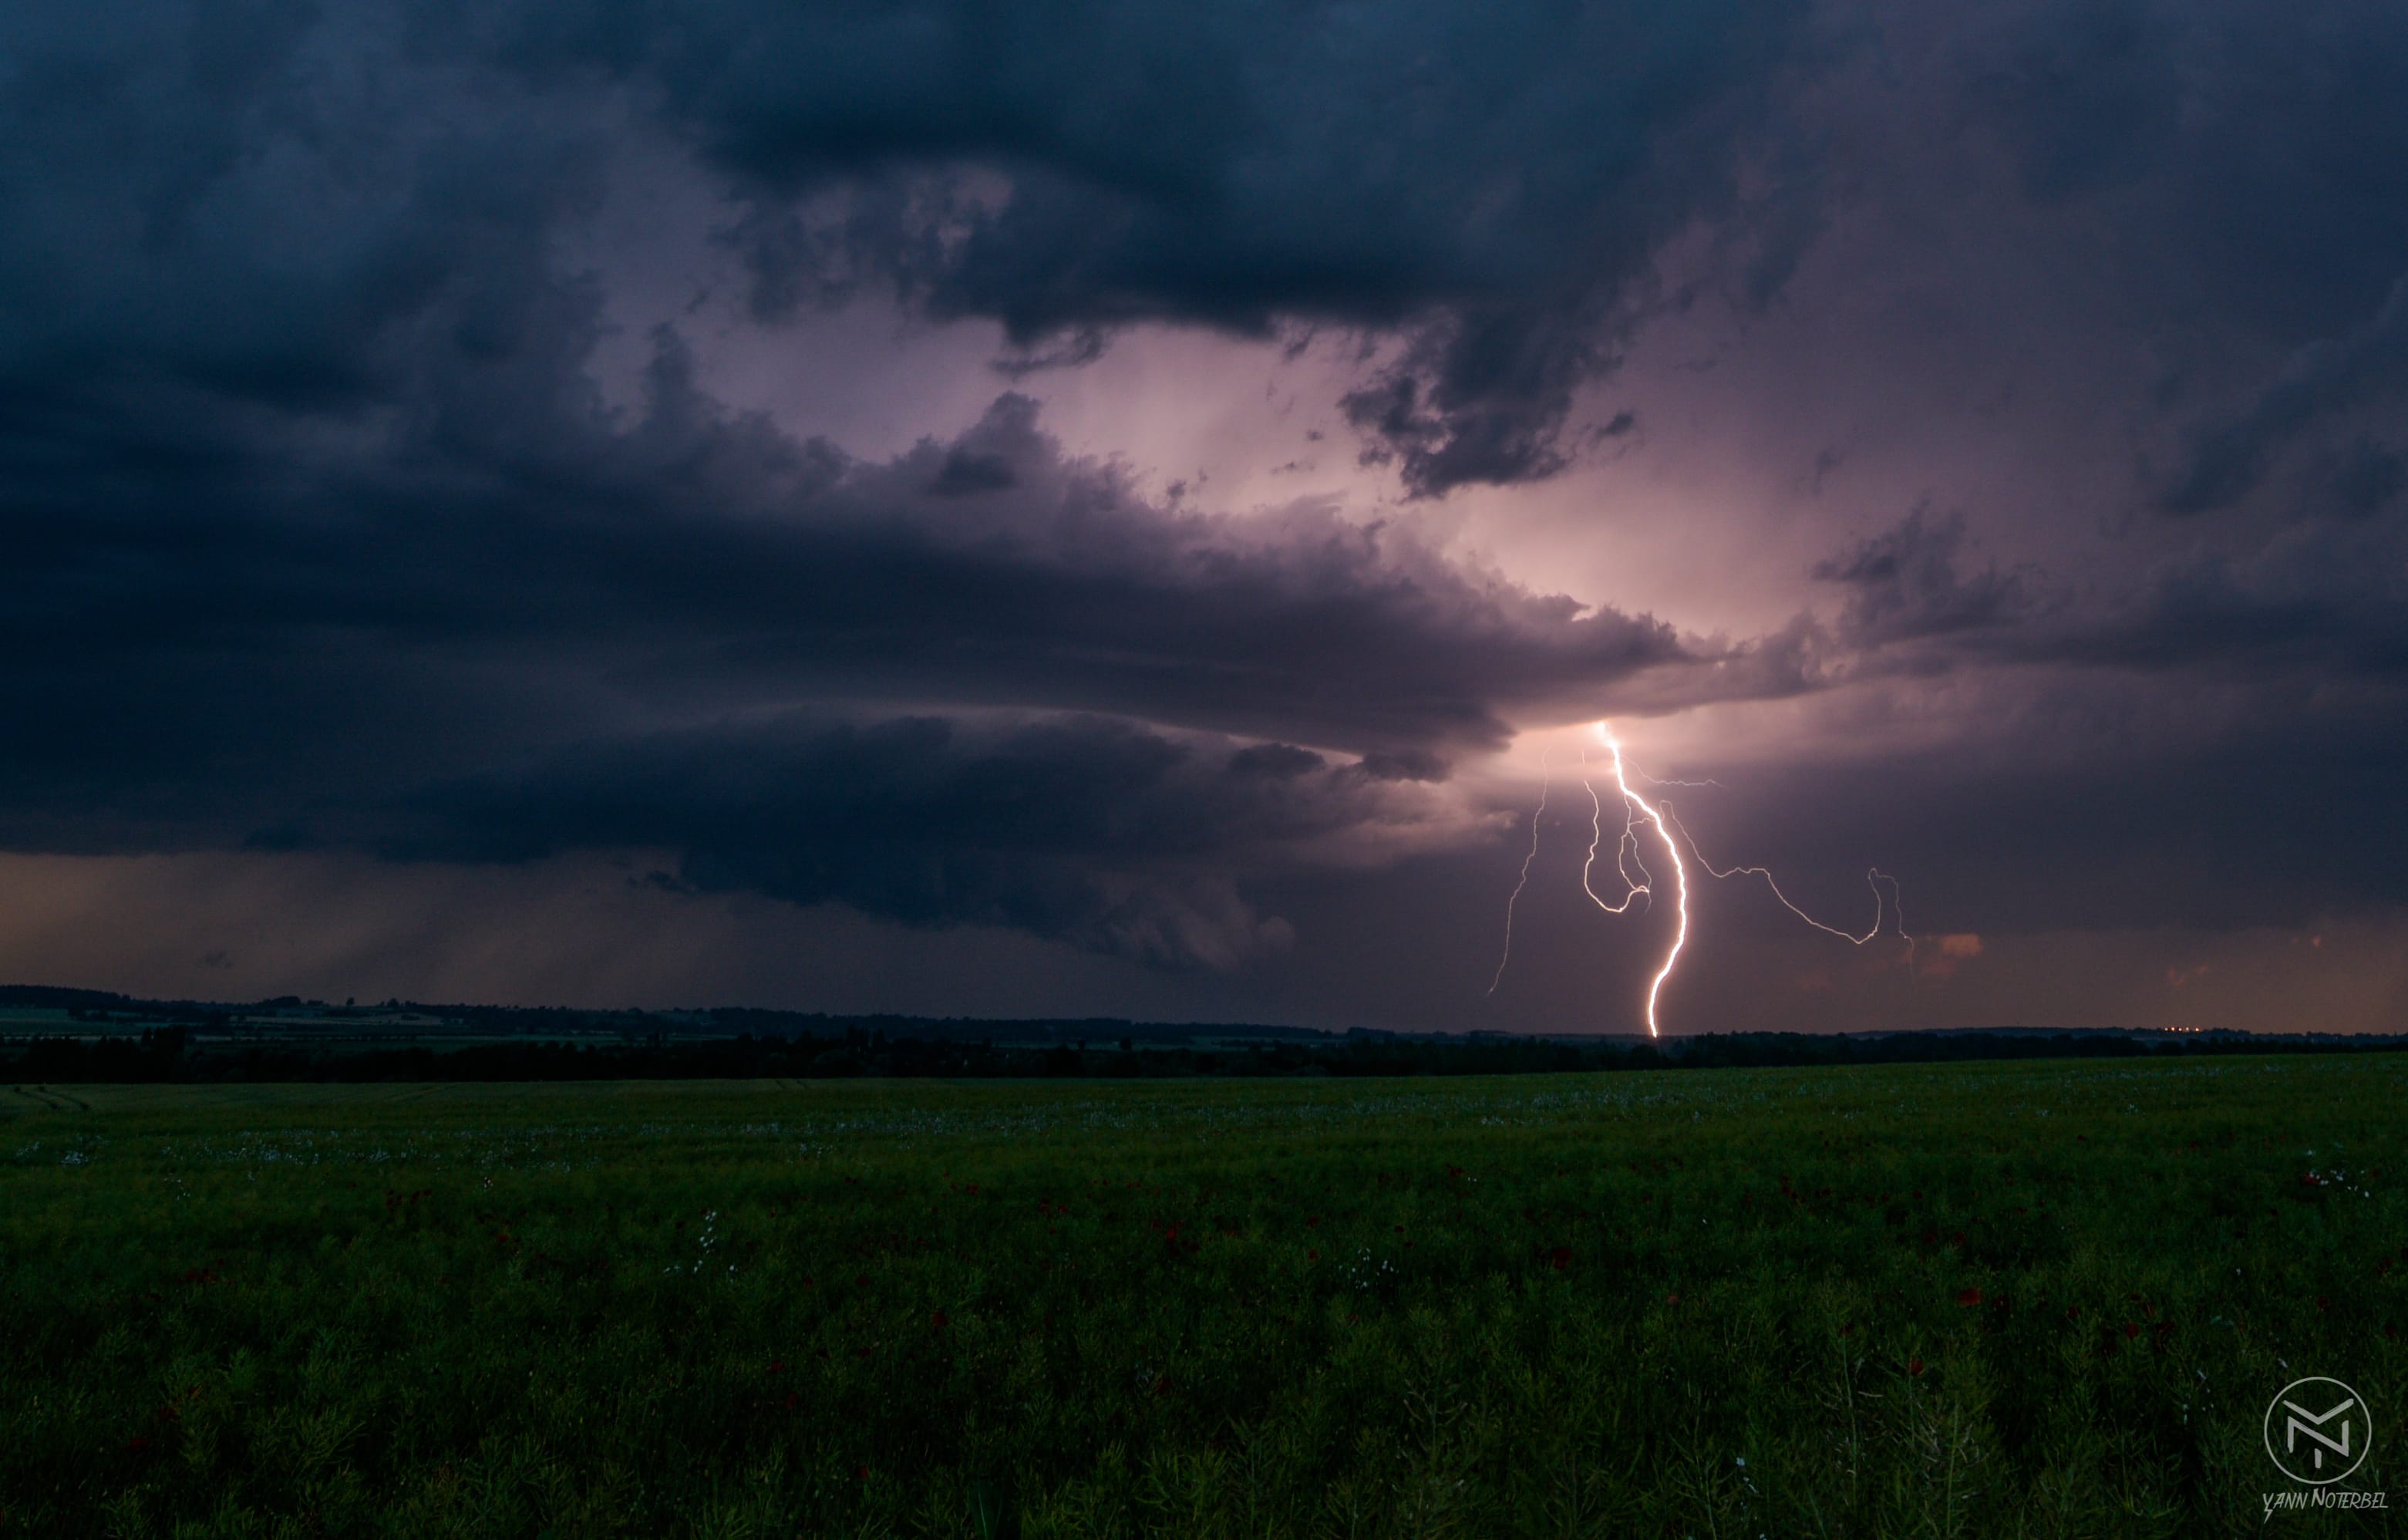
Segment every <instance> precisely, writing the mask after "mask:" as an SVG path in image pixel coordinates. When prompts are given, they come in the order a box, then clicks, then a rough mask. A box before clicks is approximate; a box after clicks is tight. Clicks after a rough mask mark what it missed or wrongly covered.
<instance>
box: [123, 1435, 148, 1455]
mask: <svg viewBox="0 0 2408 1540" xmlns="http://www.w3.org/2000/svg"><path fill="white" fill-rule="evenodd" d="M125 1446H126V1448H128V1449H129V1450H131V1451H133V1452H134V1453H136V1454H140V1453H141V1452H142V1451H143V1450H145V1449H147V1448H149V1447H150V1440H149V1439H147V1438H129V1439H127V1440H126V1441H125Z"/></svg>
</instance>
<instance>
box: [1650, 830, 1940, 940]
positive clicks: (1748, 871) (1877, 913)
mask: <svg viewBox="0 0 2408 1540" xmlns="http://www.w3.org/2000/svg"><path fill="white" fill-rule="evenodd" d="M1664 815H1665V816H1666V817H1667V818H1670V820H1671V821H1672V827H1673V828H1677V829H1679V830H1680V831H1681V838H1682V839H1684V840H1686V841H1688V842H1689V854H1690V855H1692V856H1696V857H1697V858H1698V864H1699V866H1701V867H1704V868H1705V869H1706V871H1708V872H1709V873H1711V874H1712V875H1713V876H1714V877H1716V878H1718V879H1719V878H1729V877H1761V878H1763V879H1764V885H1765V886H1767V887H1769V888H1770V889H1772V896H1773V897H1774V898H1776V899H1779V900H1781V907H1783V908H1784V909H1786V910H1788V911H1789V913H1791V914H1795V915H1797V916H1798V917H1799V919H1801V920H1804V921H1805V922H1806V923H1807V924H1808V925H1811V926H1813V928H1815V929H1817V930H1824V931H1828V932H1829V933H1830V934H1832V935H1834V936H1837V937H1839V938H1840V939H1841V940H1842V941H1843V942H1847V943H1850V944H1851V945H1856V946H1862V945H1864V944H1865V943H1867V942H1869V941H1871V940H1872V939H1873V938H1874V937H1875V936H1878V935H1880V934H1881V933H1882V913H1883V900H1882V884H1884V883H1887V884H1889V900H1888V913H1889V914H1890V915H1891V916H1892V923H1893V925H1894V927H1895V928H1896V931H1897V934H1898V938H1899V940H1900V941H1903V942H1904V943H1906V956H1907V960H1908V961H1909V962H1910V963H1912V962H1913V961H1914V937H1913V936H1910V935H1908V934H1907V933H1906V909H1905V904H1904V901H1903V896H1902V895H1901V894H1900V892H1899V885H1898V879H1897V878H1896V877H1893V876H1891V875H1890V874H1889V873H1888V872H1886V871H1883V870H1882V869H1881V868H1879V867H1874V868H1873V869H1872V870H1871V871H1868V872H1866V873H1865V885H1867V886H1869V887H1871V889H1872V890H1873V923H1872V926H1871V928H1870V929H1868V930H1867V931H1866V932H1865V933H1864V934H1863V935H1861V936H1859V935H1856V934H1855V933H1854V932H1852V931H1847V930H1842V929H1841V928H1839V927H1838V926H1836V925H1825V924H1824V923H1823V922H1822V921H1821V920H1818V919H1816V918H1815V917H1814V916H1813V915H1812V914H1808V913H1806V911H1804V910H1802V909H1800V908H1799V907H1798V906H1797V905H1796V904H1794V903H1791V902H1790V901H1789V895H1788V894H1786V893H1784V892H1783V891H1781V885H1780V884H1779V883H1777V882H1774V881H1773V880H1772V873H1771V871H1769V870H1768V869H1766V868H1764V867H1760V866H1735V867H1732V868H1731V869H1730V870H1729V871H1718V870H1716V868H1715V866H1714V863H1713V862H1712V861H1709V860H1707V859H1706V853H1705V852H1704V851H1702V850H1699V848H1698V837H1697V836H1696V835H1694V834H1692V833H1690V832H1689V829H1688V826H1687V825H1685V824H1684V823H1682V822H1681V816H1680V814H1679V813H1674V812H1673V811H1672V804H1671V803H1670V802H1667V803H1665V804H1664Z"/></svg>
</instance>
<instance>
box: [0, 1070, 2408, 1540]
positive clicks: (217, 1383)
mask: <svg viewBox="0 0 2408 1540" xmlns="http://www.w3.org/2000/svg"><path fill="white" fill-rule="evenodd" d="M2403 1106H2408V1059H2403V1058H2396V1057H2382V1058H2282V1059H2245V1058H2231V1059H2216V1060H2203V1061H2202V1060H2190V1061H2178V1062H2171V1063H2155V1064H2147V1065H2136V1064H2131V1063H2128V1062H2125V1063H2118V1062H2109V1063H2072V1062H2067V1061H2053V1062H2042V1063H2018V1064H1982V1065H1972V1066H1948V1067H1938V1066H1926V1067H1909V1068H1898V1069H1881V1070H1861V1069H1860V1070H1832V1071H1822V1070H1787V1071H1763V1072H1739V1071H1729V1072H1662V1073H1630V1074H1598V1075H1584V1076H1531V1077H1522V1078H1497V1079H1475V1080H1411V1081H1398V1080H1382V1081H1276V1082H1264V1081H1178V1082H1168V1083H1144V1084H1125V1083H1101V1082H1093V1081H1088V1082H1075V1083H1067V1084H1033V1083H976V1084H972V1083H932V1082H859V1081H848V1082H811V1083H770V1082H747V1083H705V1084H676V1085H656V1084H641V1085H636V1084H610V1085H599V1086H576V1087H526V1086H481V1087H480V1086H447V1087H383V1086H377V1087H208V1088H197V1089H196V1088H179V1087H64V1088H54V1089H50V1090H39V1089H37V1088H36V1087H21V1088H17V1089H14V1090H7V1089H0V1290H5V1296H6V1298H5V1306H6V1317H5V1322H4V1323H0V1510H5V1518H0V1536H5V1537H7V1540H15V1537H17V1536H20V1535H25V1536H51V1535H80V1534H109V1535H128V1536H131V1535H149V1534H157V1535H254V1534H257V1535H268V1534H275V1535H316V1534H330V1535H351V1534H379V1535H396V1536H444V1535H464V1536H465V1535H480V1536H482V1535H491V1536H547V1535H548V1536H555V1537H558V1540H567V1537H570V1536H585V1535H639V1536H650V1535H687V1534H695V1535H778V1536H784V1535H793V1534H808V1535H821V1534H828V1535H849V1534H898V1535H899V1534H937V1535H992V1534H1015V1533H1016V1534H1020V1535H1024V1536H1038V1535H1089V1534H1095V1535H1103V1534H1121V1535H1139V1534H1164V1535H1258V1534H1259V1535H1295V1536H1307V1535H1333V1536H1344V1535H1418V1534H1430V1535H1435V1534H1461V1535H1507V1534H1532V1535H1536V1534H1561V1535H1583V1534H1595V1535H1626V1534H1632V1535H1659V1534H1660V1535H1699V1536H1706V1535H1713V1536H1739V1535H1748V1536H1754V1535H1760V1534H1761V1535H1821V1534H1828V1535H1876V1534H1879V1535H1890V1534H1895V1535H1935V1536H1937V1535H1955V1534H1971V1535H1992V1534H1999V1535H2005V1534H2034V1535H2057V1534H2063V1535H2126V1534H2129V1535H2168V1536H2176V1535H2202V1534H2228V1533H2229V1534H2239V1533H2253V1534H2254V1533H2268V1532H2281V1533H2299V1534H2319V1533H2388V1527H2387V1526H2388V1525H2389V1524H2390V1523H2391V1522H2393V1520H2392V1518H2391V1516H2390V1514H2389V1513H2388V1512H2386V1513H2380V1514H2363V1513H2361V1514H2357V1515H2348V1516H2344V1515H2341V1514H2336V1513H2332V1512H2306V1513H2282V1514H2276V1515H2274V1516H2273V1517H2272V1518H2271V1519H2269V1518H2267V1517H2266V1515H2265V1513H2264V1506H2263V1499H2262V1497H2261V1494H2263V1493H2267V1492H2271V1491H2276V1490H2288V1489H2289V1487H2290V1484H2289V1483H2287V1482H2286V1481H2284V1480H2283V1479H2282V1478H2281V1477H2280V1476H2279V1475H2278V1474H2277V1473H2276V1472H2275V1471H2274V1469H2273V1468H2272V1465H2271V1463H2270V1462H2269V1461H2268V1458H2267V1455H2266V1453H2265V1451H2264V1448H2263V1447H2262V1445H2261V1434H2260V1419H2261V1417H2262V1415H2263V1413H2264V1410H2265V1408H2266V1406H2267V1403H2268V1401H2269V1398H2270V1396H2271V1395H2272V1392H2273V1391H2275V1390H2276V1389H2279V1388H2280V1387H2282V1386H2283V1385H2284V1384H2286V1382H2287V1381H2289V1380H2291V1379H2293V1378H2296V1377H2298V1376H2300V1375H2303V1374H2329V1375H2333V1376H2336V1377H2339V1378H2341V1379H2343V1380H2346V1381H2347V1382H2348V1383H2349V1384H2350V1385H2351V1386H2352V1387H2354V1388H2355V1389H2358V1391H2359V1392H2361V1393H2362V1395H2363V1396H2364V1398H2365V1399H2366V1402H2367V1403H2368V1405H2369V1406H2370V1408H2371V1409H2372V1415H2373V1417H2374V1419H2375V1426H2376V1438H2375V1442H2374V1445H2373V1452H2372V1456H2371V1458H2369V1459H2368V1460H2367V1461H2366V1463H2365V1464H2364V1465H2362V1466H2361V1467H2360V1468H2359V1469H2358V1472H2357V1474H2356V1475H2354V1476H2353V1477H2352V1478H2351V1479H2350V1480H2349V1481H2348V1482H2347V1483H2345V1485H2346V1486H2348V1487H2351V1488H2355V1489H2359V1490H2386V1489H2387V1488H2389V1487H2390V1486H2391V1484H2392V1483H2391V1478H2392V1474H2393V1473H2394V1472H2396V1471H2398V1470H2400V1469H2401V1461H2400V1459H2399V1456H2398V1451H2399V1450H2400V1449H2401V1444H2400V1442H2399V1441H2400V1438H2401V1424H2402V1420H2403V1418H2408V1395H2403V1393H2402V1392H2403V1391H2408V1373H2403V1370H2408V1359H2403V1357H2402V1351H2403V1349H2402V1345H2401V1343H2400V1341H2399V1340H2398V1329H2399V1328H2401V1327H2402V1326H2408V1264H2403V1262H2402V1259H2403V1256H2408V1251H2403V1247H2408V1202H2403V1200H2402V1197H2401V1178H2402V1177H2403V1176H2408V1148H2403V1144H2402V1129H2403V1120H2402V1111H2401V1109H2402V1108H2403ZM2392 1495H2393V1500H2394V1503H2395V1504H2402V1503H2408V1491H2398V1492H2394V1493H2393V1494H2392Z"/></svg>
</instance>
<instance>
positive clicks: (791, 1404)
mask: <svg viewBox="0 0 2408 1540" xmlns="http://www.w3.org/2000/svg"><path fill="white" fill-rule="evenodd" d="M802 1403H803V1398H802V1397H800V1396H798V1395H796V1393H795V1392H794V1391H792V1390H789V1391H787V1392H786V1410H788V1411H790V1412H791V1411H793V1410H794V1409H795V1408H796V1407H797V1406H800V1405H801V1404H802Z"/></svg>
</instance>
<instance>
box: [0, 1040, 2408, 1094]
mask: <svg viewBox="0 0 2408 1540" xmlns="http://www.w3.org/2000/svg"><path fill="white" fill-rule="evenodd" d="M2402 1045H2403V1040H2402V1039H2401V1038H2398V1037H2382V1038H2345V1037H2335V1036H2322V1037H2314V1038H2309V1037H2255V1036H2249V1035H2246V1034H2241V1033H2215V1034H2200V1035H2198V1036H2184V1037H2168V1036H2161V1035H2159V1034H2155V1033H2148V1034H2140V1033H2134V1034H2124V1033H2114V1032H2085V1033H2071V1032H2066V1033H2053V1034H2042V1033H2038V1032H2033V1033H2017V1034H2009V1033H1961V1034H1960V1033H1912V1032H1899V1033H1890V1034H1885V1035H1880V1036H1824V1035H1814V1034H1808V1033H1787V1032H1762V1033H1728V1034H1726V1033H1709V1034H1705V1035H1703V1036H1698V1037H1687V1038H1676V1039H1669V1040H1666V1041H1665V1042H1663V1043H1648V1042H1644V1041H1641V1042H1636V1043H1634V1042H1630V1041H1628V1040H1619V1041H1617V1040H1601V1041H1595V1042H1567V1041H1563V1040H1550V1039H1541V1038H1512V1037H1501V1036H1496V1037H1492V1036H1480V1037H1473V1038H1462V1037H1413V1036H1406V1035H1402V1034H1389V1033H1369V1032H1364V1033H1355V1034H1350V1035H1348V1036H1345V1037H1322V1038H1317V1039H1313V1040H1278V1041H1270V1042H1250V1043H1228V1042H1222V1043H1154V1044H1146V1043H1138V1042H1137V1041H1136V1040H1135V1039H1134V1038H1133V1037H1129V1036H1124V1037H1123V1038H1121V1039H1119V1040H1117V1041H1116V1042H1114V1041H1107V1042H1105V1043H1101V1044H1097V1043H1095V1041H1094V1040H1092V1039H1090V1040H1087V1041H1085V1042H1071V1043H1054V1044H1051V1045H1038V1046H1031V1045H1026V1044H1023V1043H996V1042H994V1041H993V1040H992V1039H985V1040H979V1041H967V1040H955V1039H950V1038H927V1037H919V1036H896V1035H890V1034H889V1033H887V1032H886V1031H884V1030H883V1029H865V1028H859V1027H855V1028H853V1029H848V1030H845V1031H842V1032H839V1033H833V1034H828V1035H816V1034H811V1033H786V1034H764V1033H752V1032H745V1033H739V1034H737V1035H735V1036H732V1037H671V1036H669V1035H667V1034H666V1033H656V1034H652V1035H651V1036H649V1037H646V1038H644V1039H642V1040H640V1041H636V1042H624V1043H595V1042H584V1043H580V1042H570V1041H556V1040H544V1039H528V1040H521V1041H511V1042H507V1043H462V1044H459V1045H456V1046H441V1047H438V1046H433V1045H428V1044H417V1043H413V1044H409V1045H405V1046H394V1047H381V1046H360V1047H345V1046H341V1045H332V1046H323V1047H321V1046H315V1045H308V1044H303V1043H283V1042H278V1043H239V1042H237V1043H223V1044H196V1043H193V1039H192V1036H191V1034H190V1032H189V1031H188V1030H187V1029H186V1028H184V1027H182V1026H166V1027H160V1028H155V1029H145V1030H143V1031H142V1032H140V1033H139V1034H138V1035H132V1034H128V1035H122V1036H114V1037H103V1038H100V1039H98V1040H96V1041H93V1040H86V1039H80V1038H73V1037H38V1038H32V1039H26V1040H22V1041H21V1042H20V1043H18V1044H16V1045H14V1046H10V1047H0V1082H13V1083H18V1084H70V1085H71V1084H78V1083H93V1082H107V1083H117V1082H161V1081H169V1082H191V1083H211V1082H255V1081H345V1082H376V1081H447V1080H449V1081H540V1080H563V1081H566V1080H684V1079H753V1078H761V1077H770V1078H780V1077H784V1078H796V1079H846V1078H854V1077H863V1076H876V1077H890V1078H897V1079H907V1078H929V1077H953V1078H964V1079H1047V1078H1051V1079H1076V1078H1090V1079H1146V1078H1166V1077H1193V1076H1228V1077H1246V1076H1311V1075H1461V1074H1538V1073H1561V1072H1631V1071H1653V1070H1700V1069H1726V1068H1740V1067H1749V1066H1753V1067H1772V1066H1796V1065H1838V1064H1907V1063H1933V1062H1964V1061H1971V1060H1979V1059H2028V1058H2170V1057H2192V1056H2198V1055H2229V1054H2266V1053H2348V1052H2367V1051H2380V1050H2397V1049H2399V1048H2400V1047H2401V1046H2402Z"/></svg>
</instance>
